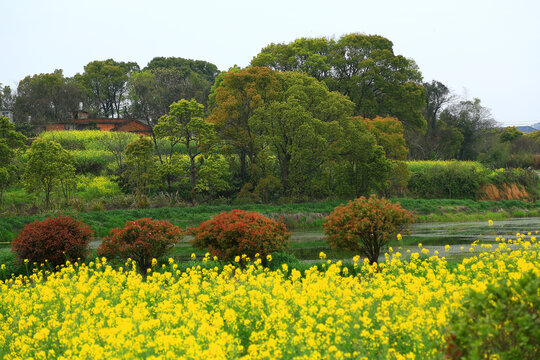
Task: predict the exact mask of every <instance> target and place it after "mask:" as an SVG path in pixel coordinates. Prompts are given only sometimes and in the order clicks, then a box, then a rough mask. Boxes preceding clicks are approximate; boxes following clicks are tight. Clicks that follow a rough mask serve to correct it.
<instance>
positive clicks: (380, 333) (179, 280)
mask: <svg viewBox="0 0 540 360" xmlns="http://www.w3.org/2000/svg"><path fill="white" fill-rule="evenodd" d="M498 240H499V241H498V243H497V244H496V245H493V246H494V247H495V248H496V249H489V250H490V251H488V249H484V248H482V246H479V245H476V244H474V245H473V246H472V248H471V250H470V251H472V252H473V253H472V254H471V256H470V257H469V258H466V259H465V260H463V261H462V262H461V263H459V264H454V265H451V264H449V263H447V262H446V261H445V260H444V258H443V257H444V250H443V251H442V253H441V254H439V256H440V257H438V256H430V255H432V254H429V253H427V251H424V255H418V254H412V255H411V256H410V258H408V259H407V260H402V259H403V258H404V257H405V255H408V254H400V253H399V252H395V250H394V252H392V253H391V254H390V255H387V261H386V262H385V263H382V264H381V265H380V266H381V267H380V269H377V268H376V267H375V266H371V265H369V264H367V263H365V262H363V261H362V260H360V258H359V257H356V258H354V262H355V265H354V266H355V267H356V270H357V271H356V272H357V274H356V275H354V276H353V275H351V274H349V273H348V272H349V270H348V269H347V268H345V267H344V266H343V265H342V264H341V263H340V262H337V263H333V262H331V261H330V260H326V261H327V262H326V263H325V271H320V270H318V269H317V267H313V268H311V269H310V270H308V271H307V272H306V273H305V276H302V275H301V274H300V272H298V271H296V270H294V269H288V268H287V266H286V265H283V266H282V268H281V269H280V270H277V271H270V270H268V269H267V268H263V267H262V266H260V262H261V260H260V259H258V258H257V259H255V261H252V262H251V263H250V264H249V265H247V266H245V267H242V268H240V267H235V266H234V265H226V266H225V268H224V269H221V270H219V271H218V269H217V268H215V269H204V268H201V267H200V266H195V267H192V268H190V269H188V270H187V271H182V272H181V271H179V270H178V266H177V264H176V263H175V262H174V261H173V260H172V259H170V261H169V264H165V265H163V267H161V266H159V265H155V266H154V268H152V269H150V270H149V271H148V276H147V277H146V278H145V277H143V276H142V275H140V272H139V271H138V270H137V269H135V266H134V265H133V263H131V262H128V263H126V266H124V267H123V268H116V269H115V268H113V267H111V266H110V265H109V264H108V263H107V261H106V260H105V259H97V260H96V261H94V262H91V263H89V264H77V263H75V264H69V263H68V264H67V265H66V266H65V267H64V268H62V269H61V270H59V271H57V272H54V273H50V272H48V271H39V272H35V273H33V274H30V275H29V276H24V277H23V276H21V277H18V278H14V279H10V280H8V281H6V282H0V359H6V360H7V359H10V360H11V359H25V360H27V359H56V358H58V359H107V360H111V359H342V358H345V359H346V358H354V359H437V358H443V353H442V352H441V351H440V349H441V348H443V347H444V343H445V331H446V329H447V327H448V322H449V316H450V314H451V313H452V312H454V311H455V310H456V309H457V308H458V307H459V306H460V301H461V300H462V298H463V296H464V295H465V294H466V293H467V292H468V290H469V289H471V288H474V289H480V290H482V289H485V288H486V285H487V284H488V283H490V282H493V281H495V280H497V279H498V278H503V277H509V278H514V279H517V278H519V277H520V276H521V274H522V273H523V272H525V271H534V272H536V273H538V274H540V256H539V254H540V252H539V250H540V246H539V245H538V243H537V241H536V238H535V236H534V234H533V235H522V234H518V235H517V236H516V238H514V239H513V240H512V241H511V243H512V244H509V242H508V241H503V240H502V239H498ZM448 250H449V247H448V246H447V247H446V251H448ZM321 255H322V254H321ZM237 260H238V259H237ZM154 264H155V262H154ZM0 271H1V270H0Z"/></svg>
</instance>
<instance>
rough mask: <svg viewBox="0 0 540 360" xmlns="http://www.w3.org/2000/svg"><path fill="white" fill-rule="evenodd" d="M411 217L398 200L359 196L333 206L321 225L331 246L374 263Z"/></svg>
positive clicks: (411, 220) (408, 222) (410, 220)
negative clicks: (361, 256) (349, 251)
mask: <svg viewBox="0 0 540 360" xmlns="http://www.w3.org/2000/svg"><path fill="white" fill-rule="evenodd" d="M413 220H414V219H413V216H412V215H411V214H410V213H409V212H408V211H407V210H405V209H402V208H401V205H399V203H396V204H392V203H391V202H390V201H388V200H385V199H384V198H382V199H378V198H376V197H374V196H372V197H370V198H369V199H366V198H365V197H360V198H358V199H356V200H353V201H349V203H348V204H347V205H342V206H338V207H337V208H335V209H334V211H333V212H332V213H331V214H330V215H328V216H327V217H326V219H325V221H324V224H323V229H324V233H325V234H326V240H327V241H328V242H329V244H330V246H332V248H334V249H340V250H351V251H355V252H358V253H359V254H361V255H364V256H366V257H367V258H368V259H369V261H370V262H371V263H374V262H377V261H378V259H379V255H380V252H381V249H383V248H384V247H385V246H386V245H387V244H388V241H389V240H390V239H392V238H393V237H394V236H396V234H397V233H398V232H400V231H401V230H402V228H403V227H404V226H406V225H407V224H410V223H411V222H413Z"/></svg>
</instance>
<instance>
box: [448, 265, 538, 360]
mask: <svg viewBox="0 0 540 360" xmlns="http://www.w3.org/2000/svg"><path fill="white" fill-rule="evenodd" d="M527 267H528V266H522V269H523V270H524V271H525V270H526V271H525V272H524V273H523V274H521V276H519V277H518V276H514V277H509V278H502V279H498V280H497V281H495V282H493V283H490V284H487V286H485V287H482V288H481V289H471V290H470V291H469V293H468V294H467V295H466V296H465V297H464V298H463V301H462V303H461V306H460V307H459V309H458V311H456V312H455V313H454V314H453V316H452V318H451V320H450V323H451V325H450V327H449V334H448V335H447V342H448V344H447V346H446V349H445V350H446V354H447V358H448V359H462V358H466V359H482V358H491V357H495V356H497V357H498V358H500V359H524V360H527V359H529V360H533V359H538V358H539V357H540V345H539V344H540V327H539V326H538V321H539V320H538V319H540V293H539V289H540V274H538V272H535V271H534V270H535V269H534V267H530V268H529V269H526V268H527Z"/></svg>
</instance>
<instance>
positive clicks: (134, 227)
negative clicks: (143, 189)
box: [98, 218, 184, 271]
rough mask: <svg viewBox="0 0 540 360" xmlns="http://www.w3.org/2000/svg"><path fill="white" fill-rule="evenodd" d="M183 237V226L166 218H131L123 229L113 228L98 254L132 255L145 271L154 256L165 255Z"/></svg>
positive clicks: (112, 257)
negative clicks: (174, 223) (180, 226)
mask: <svg viewBox="0 0 540 360" xmlns="http://www.w3.org/2000/svg"><path fill="white" fill-rule="evenodd" d="M183 236H184V232H183V231H182V229H180V228H179V227H178V226H175V225H173V224H171V223H170V222H168V221H165V220H152V219H151V218H143V219H139V220H135V221H128V222H126V224H125V225H124V227H123V228H121V229H112V230H111V232H110V233H109V235H108V236H106V237H104V238H103V239H102V242H101V245H100V246H99V248H98V255H99V256H105V257H106V258H109V259H115V258H120V259H127V258H131V259H133V260H135V261H136V262H137V264H138V265H139V268H140V269H141V270H143V271H144V270H145V269H147V268H148V267H150V265H151V264H152V259H153V258H156V259H157V258H160V257H162V256H164V255H165V254H166V253H167V252H168V251H169V250H170V249H171V248H172V247H173V246H174V245H175V244H176V243H178V242H179V241H180V240H181V239H182V238H183Z"/></svg>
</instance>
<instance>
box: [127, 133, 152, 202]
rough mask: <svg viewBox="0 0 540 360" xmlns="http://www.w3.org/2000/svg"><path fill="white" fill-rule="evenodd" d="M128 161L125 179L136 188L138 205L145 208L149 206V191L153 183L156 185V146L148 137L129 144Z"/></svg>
mask: <svg viewBox="0 0 540 360" xmlns="http://www.w3.org/2000/svg"><path fill="white" fill-rule="evenodd" d="M125 153H126V161H125V169H126V170H125V171H124V174H123V175H124V177H125V178H126V180H127V182H128V183H129V184H131V186H132V187H133V188H135V194H136V196H137V205H138V206H139V207H145V206H146V205H147V197H146V195H147V194H148V191H149V189H150V186H151V185H152V183H155V176H156V166H155V161H154V158H153V155H154V144H153V143H152V140H150V139H148V138H147V137H143V136H141V137H139V139H137V140H135V141H132V142H131V143H129V144H128V145H127V147H126V150H125Z"/></svg>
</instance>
